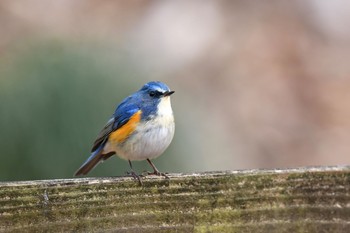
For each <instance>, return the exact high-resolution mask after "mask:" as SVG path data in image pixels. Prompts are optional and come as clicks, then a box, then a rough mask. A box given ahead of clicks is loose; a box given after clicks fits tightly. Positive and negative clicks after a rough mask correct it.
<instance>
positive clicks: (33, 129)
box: [0, 0, 350, 181]
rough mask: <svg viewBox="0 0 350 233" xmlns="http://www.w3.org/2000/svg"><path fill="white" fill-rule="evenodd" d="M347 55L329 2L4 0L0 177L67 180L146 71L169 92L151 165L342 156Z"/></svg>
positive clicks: (341, 16) (100, 171)
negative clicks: (166, 122) (163, 138)
mask: <svg viewBox="0 0 350 233" xmlns="http://www.w3.org/2000/svg"><path fill="white" fill-rule="evenodd" d="M349 61H350V3H348V2H344V1H340V0H333V1H327V0H310V1H301V0H297V1H280V0H275V1H269V3H268V4H266V2H262V1H258V0H256V1H244V0H236V1H231V0H226V1H225V0H222V1H220V0H219V1H200V0H198V1H164V0H159V1H146V0H129V1H111V0H99V1H97V0H76V1H70V0H61V1H54V0H49V1H40V0H28V1H12V0H4V1H1V2H0V148H1V152H0V159H1V161H0V180H1V181H10V180H30V179H52V178H71V177H72V176H73V173H74V172H75V170H76V169H77V168H79V166H80V165H81V164H82V163H83V162H84V161H85V159H86V158H87V157H88V156H89V154H90V149H91V146H92V143H93V141H94V139H95V137H96V136H97V134H98V133H99V131H100V130H101V128H102V127H103V126H104V124H105V123H106V121H107V120H108V119H109V117H110V116H111V114H112V113H113V111H114V109H115V107H116V106H117V104H118V103H119V102H120V101H121V100H122V99H123V98H124V97H126V96H127V95H129V94H130V93H132V92H134V91H136V90H138V89H139V88H140V87H141V86H142V85H143V84H144V83H145V82H147V81H150V80H160V81H163V82H165V83H167V84H168V85H169V86H170V88H171V89H173V90H175V91H176V93H175V94H174V95H173V98H172V104H173V110H174V112H175V117H176V133H175V138H174V140H173V143H172V144H171V146H170V147H169V149H168V150H167V151H166V153H165V154H164V155H163V156H161V157H159V158H158V159H156V160H155V161H154V163H155V164H156V165H157V167H158V168H159V169H160V170H161V171H168V172H195V171H210V170H228V169H230V170H231V169H249V168H274V167H283V168H285V167H296V166H311V165H337V164H350V155H349V154H350V62H349ZM134 166H135V168H136V170H137V171H139V172H142V171H143V170H146V169H148V170H150V168H149V166H148V164H147V163H146V162H145V161H143V162H135V163H134ZM128 169H129V167H128V163H127V162H126V161H124V160H121V159H119V158H117V157H114V158H111V159H110V160H108V161H107V162H105V163H103V164H100V165H99V166H97V167H96V168H95V169H94V170H93V171H92V172H91V173H90V174H89V176H119V175H124V174H125V172H126V171H127V170H128Z"/></svg>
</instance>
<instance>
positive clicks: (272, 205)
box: [0, 166, 350, 232]
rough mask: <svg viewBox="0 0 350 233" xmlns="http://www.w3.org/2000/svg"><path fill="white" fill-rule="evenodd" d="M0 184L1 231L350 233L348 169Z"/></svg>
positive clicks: (349, 176)
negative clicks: (141, 182) (140, 183)
mask: <svg viewBox="0 0 350 233" xmlns="http://www.w3.org/2000/svg"><path fill="white" fill-rule="evenodd" d="M169 177H170V180H168V179H164V178H162V177H160V178H159V177H147V178H145V179H144V180H143V186H140V185H139V183H138V182H136V181H135V180H133V179H131V178H129V177H113V178H111V177H107V178H80V179H62V180H40V181H23V182H0V232H93V231H98V232H106V231H107V232H115V231H116V232H350V167H349V166H342V167H311V168H298V169H285V170H279V169H274V170H245V171H219V172H206V173H193V174H169Z"/></svg>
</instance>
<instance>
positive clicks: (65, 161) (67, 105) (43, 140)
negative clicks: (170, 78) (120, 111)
mask: <svg viewBox="0 0 350 233" xmlns="http://www.w3.org/2000/svg"><path fill="white" fill-rule="evenodd" d="M115 60H117V59H115ZM0 68H1V69H0V108H1V112H0V129H1V131H0V148H1V163H0V180H30V179H52V178H69V177H72V175H73V173H74V172H75V170H76V169H77V168H78V167H79V166H80V165H81V164H82V163H83V162H84V161H85V159H86V158H87V157H88V156H89V154H90V149H91V145H92V142H93V141H94V139H95V136H96V135H97V134H98V132H99V130H100V129H101V128H102V127H103V125H104V124H105V123H106V121H107V120H108V118H109V117H110V116H111V114H112V113H113V111H114V109H115V107H116V105H117V104H118V103H119V102H120V101H121V100H122V99H123V98H124V97H126V96H127V95H129V94H130V93H132V92H133V91H136V90H137V89H138V88H140V86H141V85H142V84H143V82H144V80H137V79H136V78H135V77H137V74H136V73H133V71H130V70H132V69H129V70H128V65H126V64H120V63H118V62H117V61H116V62H111V61H110V59H109V58H108V56H105V54H104V50H103V49H102V50H99V49H98V48H96V46H95V48H94V46H92V48H91V47H87V46H83V45H77V44H74V43H72V44H67V43H64V42H60V41H50V42H44V43H31V44H30V43H28V44H27V46H24V47H22V48H20V49H15V50H14V52H13V53H12V54H11V55H7V57H6V59H4V58H2V62H1V64H0ZM165 161H166V160H161V161H160V162H156V164H157V165H160V166H159V167H160V169H161V168H163V167H162V164H164V163H165ZM167 161H168V162H169V160H167ZM175 163H176V162H175ZM172 164H174V162H173V163H172ZM135 168H136V169H141V170H145V169H148V167H147V164H146V162H144V163H136V164H135ZM128 169H129V168H128V164H127V162H126V161H123V160H121V159H119V158H118V159H117V158H111V159H110V161H108V162H105V163H103V164H102V165H101V164H100V165H99V166H97V167H96V168H95V170H94V171H92V172H91V175H93V176H113V175H123V174H125V171H127V170H128ZM89 175H90V174H89Z"/></svg>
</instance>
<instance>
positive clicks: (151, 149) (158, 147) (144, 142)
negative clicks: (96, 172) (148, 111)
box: [115, 97, 175, 160]
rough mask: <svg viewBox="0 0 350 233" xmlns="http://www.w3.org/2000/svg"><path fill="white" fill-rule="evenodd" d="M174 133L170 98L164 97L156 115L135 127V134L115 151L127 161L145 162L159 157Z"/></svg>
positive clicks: (117, 146)
mask: <svg viewBox="0 0 350 233" xmlns="http://www.w3.org/2000/svg"><path fill="white" fill-rule="evenodd" d="M174 133H175V123H174V116H173V111H172V109H171V103H170V97H164V98H162V99H161V102H160V103H159V105H158V114H157V115H156V116H155V117H154V118H153V119H152V120H150V121H148V122H146V123H141V124H139V125H138V126H137V128H136V130H135V133H133V135H131V136H130V138H129V139H128V140H127V141H126V142H124V143H123V144H120V145H116V147H115V151H116V153H117V155H118V156H119V157H121V158H124V159H127V160H145V159H152V158H156V157H158V156H159V155H161V154H162V153H163V152H164V151H165V150H166V148H167V147H168V146H169V145H170V143H171V141H172V139H173V137H174Z"/></svg>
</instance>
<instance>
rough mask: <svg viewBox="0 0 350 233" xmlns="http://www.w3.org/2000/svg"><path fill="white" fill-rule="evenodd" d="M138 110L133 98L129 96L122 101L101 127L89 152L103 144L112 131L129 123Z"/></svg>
mask: <svg viewBox="0 0 350 233" xmlns="http://www.w3.org/2000/svg"><path fill="white" fill-rule="evenodd" d="M139 110H140V108H139V106H138V105H137V104H136V103H135V102H134V101H133V96H129V97H127V98H126V99H124V100H123V102H121V104H120V105H119V106H118V107H117V109H116V110H115V112H114V114H113V116H112V117H111V119H109V121H108V122H107V124H106V125H105V127H103V129H102V130H101V132H100V133H99V134H98V136H97V139H96V140H95V142H94V145H93V147H92V150H91V152H94V151H95V150H97V149H98V148H99V147H100V146H101V145H102V144H104V143H105V142H106V141H107V139H108V136H109V135H110V134H111V133H112V132H113V131H115V130H117V129H119V128H120V127H122V126H123V125H125V124H126V123H127V122H128V121H129V119H130V117H132V116H133V115H134V114H135V113H136V112H137V111H139Z"/></svg>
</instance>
